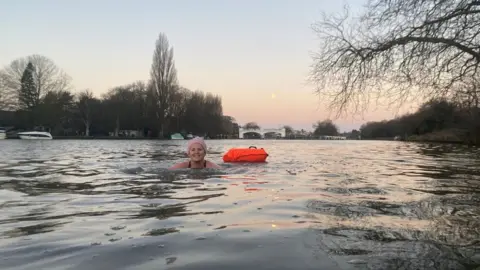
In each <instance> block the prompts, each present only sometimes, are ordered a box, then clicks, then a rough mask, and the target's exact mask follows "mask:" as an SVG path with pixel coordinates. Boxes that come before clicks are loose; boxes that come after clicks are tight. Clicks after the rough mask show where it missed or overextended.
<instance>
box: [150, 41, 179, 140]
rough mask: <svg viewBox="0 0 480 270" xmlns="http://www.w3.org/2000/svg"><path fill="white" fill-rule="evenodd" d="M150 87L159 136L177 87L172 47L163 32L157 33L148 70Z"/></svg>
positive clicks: (162, 130)
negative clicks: (150, 65)
mask: <svg viewBox="0 0 480 270" xmlns="http://www.w3.org/2000/svg"><path fill="white" fill-rule="evenodd" d="M150 89H151V91H152V96H151V97H152V98H153V105H154V111H155V116H156V117H157V120H158V124H159V131H160V134H161V135H160V136H163V133H164V128H165V127H166V125H167V120H168V118H169V114H170V110H171V108H170V107H171V102H172V99H173V98H174V95H175V91H176V90H177V89H178V82H177V70H176V68H175V61H174V59H173V48H171V47H170V45H169V42H168V39H167V36H166V35H165V34H163V33H160V34H159V36H158V39H157V41H156V43H155V51H154V53H153V62H152V67H151V71H150Z"/></svg>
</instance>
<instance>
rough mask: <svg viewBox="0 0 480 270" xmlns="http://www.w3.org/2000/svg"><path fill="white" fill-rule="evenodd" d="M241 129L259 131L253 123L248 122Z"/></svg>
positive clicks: (258, 127) (257, 126)
mask: <svg viewBox="0 0 480 270" xmlns="http://www.w3.org/2000/svg"><path fill="white" fill-rule="evenodd" d="M243 128H245V129H254V130H258V129H260V126H259V125H258V124H257V123H255V122H248V123H246V124H245V125H244V126H243Z"/></svg>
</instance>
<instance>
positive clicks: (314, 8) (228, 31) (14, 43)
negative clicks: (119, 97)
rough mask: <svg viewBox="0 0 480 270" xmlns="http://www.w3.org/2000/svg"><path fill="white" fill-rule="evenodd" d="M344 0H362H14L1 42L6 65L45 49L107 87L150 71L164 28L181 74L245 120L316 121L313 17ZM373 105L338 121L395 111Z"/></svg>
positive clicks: (1, 18)
mask: <svg viewBox="0 0 480 270" xmlns="http://www.w3.org/2000/svg"><path fill="white" fill-rule="evenodd" d="M344 3H348V4H350V6H351V9H352V10H353V11H356V12H357V11H359V10H360V8H361V5H362V4H363V3H364V1H361V0H347V1H344V2H338V1H336V2H335V1H328V0H295V1H294V0H263V1H223V0H202V1H197V0H176V1H160V0H139V1H138V2H137V1H125V2H118V1H114V0H103V1H98V2H97V1H93V0H86V1H80V0H78V1H77V0H72V1H55V0H42V1H38V2H33V1H28V2H17V1H11V2H8V3H4V4H3V5H2V9H1V10H0V30H1V31H2V33H6V35H4V36H5V37H6V39H5V40H8V42H2V43H0V66H4V65H8V64H9V63H10V62H11V61H12V60H14V59H16V58H18V57H24V56H27V55H30V54H42V55H45V56H47V57H49V58H50V59H52V60H53V61H54V62H55V63H56V64H57V65H58V66H59V67H60V68H62V69H64V70H65V71H66V72H67V73H68V74H69V75H70V76H71V77H72V79H73V81H72V82H73V85H74V87H75V89H76V90H77V91H78V90H83V89H87V88H88V89H90V90H92V91H93V92H94V93H95V94H96V95H97V96H100V95H101V94H102V93H105V92H106V91H108V89H109V88H111V87H115V86H119V85H123V84H129V83H132V82H134V81H136V80H148V78H149V72H150V65H151V61H152V55H153V50H154V45H155V41H156V39H157V37H158V34H159V33H160V32H163V33H165V34H166V35H167V37H168V39H169V41H170V44H171V45H172V46H173V47H174V50H175V61H176V67H177V71H178V78H179V82H180V84H181V85H182V86H185V87H187V88H189V89H191V90H197V89H198V90H202V91H205V92H211V93H214V94H218V95H220V96H222V99H223V109H224V114H226V115H230V116H233V117H234V118H235V119H237V121H238V123H239V124H245V123H247V122H250V121H254V122H257V123H258V124H259V125H260V126H262V127H265V128H274V127H278V126H280V125H285V124H287V125H291V126H293V127H294V128H298V129H301V128H304V129H307V130H310V129H311V126H312V124H313V123H315V122H316V121H317V120H324V119H325V118H326V117H328V112H327V111H326V109H325V107H324V106H320V107H319V104H320V103H319V101H318V97H317V96H316V95H315V94H314V93H313V92H312V90H313V88H312V86H311V85H305V83H306V79H307V75H308V72H309V67H310V64H311V59H310V56H309V53H310V52H311V51H314V50H315V48H316V46H317V42H316V40H315V35H314V33H313V32H312V30H311V29H310V25H311V24H312V23H314V22H315V20H317V19H319V18H320V12H321V11H324V12H340V11H341V9H342V7H343V4H344ZM85 14H88V16H86V15H85ZM31 21H35V23H34V24H31V23H30V22H31ZM272 94H275V95H276V98H274V99H272ZM374 109H375V108H372V112H371V113H368V114H366V115H365V119H363V120H362V119H357V120H351V117H349V118H347V119H343V120H342V119H340V120H335V123H337V124H338V125H339V126H340V128H341V130H350V129H351V128H358V127H359V126H360V125H361V124H362V123H364V122H366V121H368V120H382V119H389V118H392V117H393V116H394V112H393V111H390V110H380V111H377V112H373V110H374Z"/></svg>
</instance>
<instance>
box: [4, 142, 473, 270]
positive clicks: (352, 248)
mask: <svg viewBox="0 0 480 270" xmlns="http://www.w3.org/2000/svg"><path fill="white" fill-rule="evenodd" d="M246 142H247V141H242V140H236V141H208V143H209V147H210V149H209V158H211V159H212V160H214V161H215V162H218V163H221V156H222V154H223V153H224V152H225V151H226V150H228V149H229V148H230V147H237V146H241V147H246V146H250V145H256V146H257V147H264V148H265V149H267V151H268V152H269V154H270V156H269V159H268V163H266V164H222V169H221V170H191V171H190V170H178V171H168V170H167V168H168V167H169V166H171V165H172V164H173V163H174V162H177V161H179V160H182V159H184V158H185V154H184V147H185V142H184V141H168V142H161V141H116V140H115V141H90V140H86V141H58V140H52V141H49V142H47V141H45V142H42V141H38V142H36V141H31V142H30V141H29V142H27V141H22V140H6V141H3V142H1V143H2V151H3V152H2V154H3V155H2V156H1V157H0V269H2V270H3V269H182V270H184V269H227V268H228V269H246V268H255V269H475V268H476V267H479V266H480V256H479V254H480V169H479V168H480V166H479V165H480V159H479V156H480V155H478V154H479V150H478V149H477V148H468V147H464V146H454V145H434V144H418V143H417V144H414V143H400V142H368V141H282V140H278V141H267V140H261V141H251V140H249V141H248V145H247V144H246Z"/></svg>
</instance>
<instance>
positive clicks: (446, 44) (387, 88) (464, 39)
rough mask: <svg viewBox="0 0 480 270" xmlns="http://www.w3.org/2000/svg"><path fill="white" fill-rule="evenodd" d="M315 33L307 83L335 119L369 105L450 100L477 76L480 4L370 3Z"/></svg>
mask: <svg viewBox="0 0 480 270" xmlns="http://www.w3.org/2000/svg"><path fill="white" fill-rule="evenodd" d="M312 29H313V31H314V32H316V33H317V35H318V37H319V38H320V46H319V51H318V52H317V53H316V54H315V55H313V56H312V58H313V66H312V72H311V76H310V79H311V81H312V82H313V83H314V84H316V86H317V90H316V91H317V93H318V94H319V95H321V96H322V97H323V98H325V99H327V100H328V101H329V106H330V108H331V109H335V110H336V111H337V113H338V114H337V115H340V114H341V113H347V112H353V113H358V112H361V111H364V110H365V109H366V108H367V106H368V105H369V104H370V102H371V101H372V99H376V100H377V101H378V100H388V101H390V105H391V106H392V105H396V106H401V105H403V104H405V103H407V102H409V101H411V100H416V101H419V99H429V98H431V97H432V96H434V97H441V96H443V97H453V96H454V95H455V91H457V90H458V89H459V88H458V87H457V86H458V85H464V84H463V82H464V81H465V80H470V79H471V78H473V77H478V76H479V75H480V74H479V72H478V71H479V70H478V68H479V66H480V38H479V36H480V30H479V29H480V1H472V0H470V1H467V0H371V1H369V3H368V4H367V6H366V12H365V13H364V14H363V15H362V16H360V17H357V18H351V17H349V15H348V8H346V12H345V13H344V14H343V16H338V17H335V16H329V17H327V16H324V17H323V19H322V20H321V21H319V22H317V23H315V24H314V25H313V26H312Z"/></svg>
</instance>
